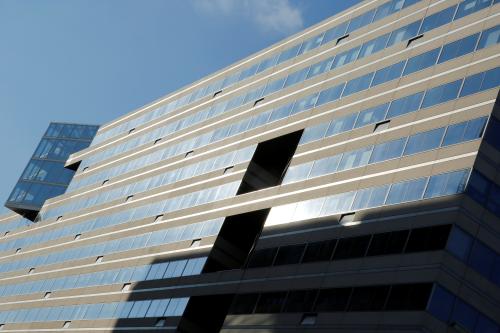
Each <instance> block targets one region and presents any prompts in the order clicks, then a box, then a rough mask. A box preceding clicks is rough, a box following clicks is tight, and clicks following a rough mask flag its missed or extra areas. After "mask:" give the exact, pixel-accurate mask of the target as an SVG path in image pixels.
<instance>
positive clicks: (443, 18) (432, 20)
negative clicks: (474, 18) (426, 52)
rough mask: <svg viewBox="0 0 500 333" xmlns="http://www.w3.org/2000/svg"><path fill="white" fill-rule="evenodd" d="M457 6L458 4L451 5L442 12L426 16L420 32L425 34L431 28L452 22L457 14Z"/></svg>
mask: <svg viewBox="0 0 500 333" xmlns="http://www.w3.org/2000/svg"><path fill="white" fill-rule="evenodd" d="M456 8H457V6H456V5H455V6H451V7H448V8H446V9H444V10H442V11H440V12H437V13H435V14H432V15H429V16H427V17H426V18H424V22H422V26H421V27H420V31H419V34H423V33H425V32H427V31H429V30H432V29H435V28H437V27H440V26H442V25H445V24H448V23H450V22H451V21H452V20H453V15H454V14H455V9H456Z"/></svg>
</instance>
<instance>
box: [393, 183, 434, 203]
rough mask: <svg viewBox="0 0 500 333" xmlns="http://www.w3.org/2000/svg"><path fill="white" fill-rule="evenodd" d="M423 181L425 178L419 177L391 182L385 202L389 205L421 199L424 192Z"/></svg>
mask: <svg viewBox="0 0 500 333" xmlns="http://www.w3.org/2000/svg"><path fill="white" fill-rule="evenodd" d="M425 183H426V179H425V178H419V179H415V180H410V181H407V182H402V183H397V184H393V185H392V186H391V189H390V191H389V195H388V196H387V200H386V204H388V205H391V204H397V203H400V202H407V201H414V200H419V199H421V198H422V195H423V193H424V188H425Z"/></svg>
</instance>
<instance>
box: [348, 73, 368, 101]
mask: <svg viewBox="0 0 500 333" xmlns="http://www.w3.org/2000/svg"><path fill="white" fill-rule="evenodd" d="M372 77H373V73H368V74H365V75H363V76H361V77H358V78H356V79H353V80H351V81H349V82H347V83H346V85H345V89H344V92H343V93H342V97H346V96H349V95H352V94H354V93H357V92H359V91H362V90H366V89H368V87H370V83H371V80H372Z"/></svg>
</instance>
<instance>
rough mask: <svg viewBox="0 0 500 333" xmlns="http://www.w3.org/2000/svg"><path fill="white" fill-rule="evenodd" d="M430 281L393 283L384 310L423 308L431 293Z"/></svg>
mask: <svg viewBox="0 0 500 333" xmlns="http://www.w3.org/2000/svg"><path fill="white" fill-rule="evenodd" d="M431 290H432V284H431V283H418V284H407V285H394V286H392V288H391V292H390V294H389V299H388V300H387V306H386V310H396V311H415V310H424V309H425V307H426V306H427V301H428V300H429V296H430V294H431Z"/></svg>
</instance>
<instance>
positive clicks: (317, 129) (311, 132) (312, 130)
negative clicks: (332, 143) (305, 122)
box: [300, 123, 330, 144]
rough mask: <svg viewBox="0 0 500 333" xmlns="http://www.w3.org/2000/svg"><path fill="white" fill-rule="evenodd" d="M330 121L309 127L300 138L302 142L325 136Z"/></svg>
mask: <svg viewBox="0 0 500 333" xmlns="http://www.w3.org/2000/svg"><path fill="white" fill-rule="evenodd" d="M328 125H330V124H329V123H322V124H319V125H316V126H313V127H307V128H306V129H305V130H304V133H303V134H302V137H301V138H300V144H304V143H307V142H311V141H315V140H319V139H322V138H323V137H324V136H325V133H326V130H327V129H328Z"/></svg>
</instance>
